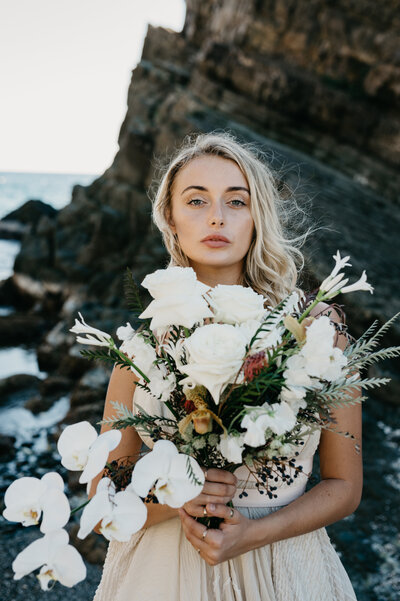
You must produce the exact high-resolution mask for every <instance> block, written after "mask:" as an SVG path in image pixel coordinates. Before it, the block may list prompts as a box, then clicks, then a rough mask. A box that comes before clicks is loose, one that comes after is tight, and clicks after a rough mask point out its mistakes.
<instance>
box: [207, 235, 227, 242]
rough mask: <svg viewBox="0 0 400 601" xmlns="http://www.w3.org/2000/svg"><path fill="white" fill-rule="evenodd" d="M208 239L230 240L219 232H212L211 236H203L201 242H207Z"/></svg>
mask: <svg viewBox="0 0 400 601" xmlns="http://www.w3.org/2000/svg"><path fill="white" fill-rule="evenodd" d="M208 240H210V241H214V242H230V240H228V238H225V236H220V235H219V234H212V235H211V236H206V237H205V238H203V240H202V242H207V241H208Z"/></svg>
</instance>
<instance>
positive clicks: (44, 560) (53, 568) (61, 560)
mask: <svg viewBox="0 0 400 601" xmlns="http://www.w3.org/2000/svg"><path fill="white" fill-rule="evenodd" d="M68 539H69V537H68V533H67V532H66V531H65V530H62V529H58V530H54V531H52V532H49V533H47V534H45V535H44V536H43V537H42V538H39V539H37V540H35V541H33V543H31V544H30V545H28V546H27V547H26V548H25V549H24V550H23V551H21V552H20V553H18V555H17V557H16V558H15V559H14V561H13V564H12V569H13V571H14V580H20V579H21V578H22V577H23V576H26V574H30V572H33V571H34V570H36V569H37V568H39V567H40V566H43V567H42V568H41V570H40V573H39V574H38V575H37V578H38V579H39V582H40V586H41V588H42V590H44V591H47V590H48V588H49V583H50V581H52V580H54V581H56V580H58V581H59V582H60V583H61V584H63V585H64V586H67V587H72V586H74V585H75V584H77V583H78V582H80V581H81V580H84V579H85V578H86V566H85V564H84V562H83V560H82V557H81V555H80V554H79V552H78V551H77V549H75V547H73V546H72V545H70V544H68Z"/></svg>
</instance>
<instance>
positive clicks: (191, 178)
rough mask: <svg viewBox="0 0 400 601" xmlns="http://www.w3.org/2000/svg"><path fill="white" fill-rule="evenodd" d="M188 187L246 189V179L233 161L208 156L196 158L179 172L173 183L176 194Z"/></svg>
mask: <svg viewBox="0 0 400 601" xmlns="http://www.w3.org/2000/svg"><path fill="white" fill-rule="evenodd" d="M190 185H201V186H204V187H205V188H208V189H225V188H227V187H228V186H244V187H248V183H247V179H246V177H245V176H244V174H243V173H242V171H241V170H240V168H239V166H238V165H237V164H236V163H235V161H232V160H231V159H225V158H223V157H220V156H210V155H207V156H202V157H196V158H195V159H192V160H191V161H189V163H187V164H186V165H185V166H184V167H182V168H181V169H180V170H179V172H178V173H177V175H176V177H175V182H174V189H175V190H176V192H177V193H178V194H180V193H181V192H182V190H184V189H185V188H186V187H187V186H190Z"/></svg>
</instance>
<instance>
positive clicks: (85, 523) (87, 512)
mask: <svg viewBox="0 0 400 601" xmlns="http://www.w3.org/2000/svg"><path fill="white" fill-rule="evenodd" d="M107 481H108V482H107ZM110 482H111V480H110V479H109V478H102V480H100V482H99V484H98V485H97V491H96V494H95V495H94V496H93V497H92V498H91V499H90V501H89V503H88V504H87V505H86V506H85V507H84V508H83V511H82V515H81V519H80V528H79V531H78V534H77V536H78V538H86V536H87V535H88V534H89V532H90V531H91V530H93V528H94V527H95V526H96V524H97V523H98V522H99V521H100V520H101V519H102V518H103V517H104V516H106V515H107V514H109V513H111V511H112V503H111V500H110V496H112V495H113V491H114V490H115V486H114V488H113V487H112V486H111V484H109V483H110ZM100 484H101V486H100ZM110 493H111V494H110Z"/></svg>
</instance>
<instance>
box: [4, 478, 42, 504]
mask: <svg viewBox="0 0 400 601" xmlns="http://www.w3.org/2000/svg"><path fill="white" fill-rule="evenodd" d="M43 490H44V487H43V483H42V482H40V480H39V478H32V477H30V476H28V477H23V478H18V480H14V482H12V483H11V484H10V486H9V487H8V488H7V490H6V492H5V495H4V503H5V504H6V505H7V506H12V505H14V506H19V505H21V502H22V501H23V503H24V504H26V503H27V502H28V500H30V499H32V500H36V499H39V498H40V496H41V494H42V493H43Z"/></svg>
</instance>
